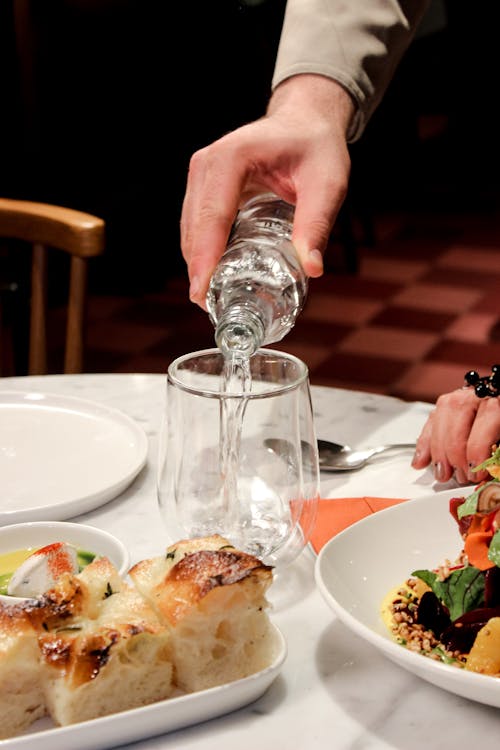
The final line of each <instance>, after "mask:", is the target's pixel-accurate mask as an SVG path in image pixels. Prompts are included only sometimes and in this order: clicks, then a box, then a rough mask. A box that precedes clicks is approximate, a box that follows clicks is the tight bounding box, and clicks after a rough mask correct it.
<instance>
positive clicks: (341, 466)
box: [318, 440, 415, 471]
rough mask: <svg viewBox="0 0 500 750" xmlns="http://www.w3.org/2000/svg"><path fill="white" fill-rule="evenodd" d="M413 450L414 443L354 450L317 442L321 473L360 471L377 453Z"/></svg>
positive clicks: (343, 446)
mask: <svg viewBox="0 0 500 750" xmlns="http://www.w3.org/2000/svg"><path fill="white" fill-rule="evenodd" d="M414 449H415V443H394V444H392V445H377V446H376V447H375V448H360V449H359V450H355V449H354V448H351V447H350V446H349V445H339V444H338V443H332V442H330V441H329V440H318V453H319V468H320V469H321V471H352V470H353V469H361V468H362V467H363V466H365V464H366V463H367V462H368V461H369V460H370V458H372V457H373V456H377V455H378V454H379V453H386V452H387V451H404V450H414Z"/></svg>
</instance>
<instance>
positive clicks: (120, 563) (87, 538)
mask: <svg viewBox="0 0 500 750" xmlns="http://www.w3.org/2000/svg"><path fill="white" fill-rule="evenodd" d="M54 542H67V543H68V544H72V545H73V546H75V547H77V548H78V549H83V550H85V551H87V552H92V553H94V554H95V555H98V556H99V557H107V558H108V559H109V560H110V562H112V563H113V565H114V566H115V568H116V569H117V571H118V573H119V574H120V576H122V577H125V576H126V575H127V573H128V569H129V566H130V556H129V553H128V550H127V548H126V547H125V545H124V544H123V543H122V542H121V541H120V540H119V539H117V538H116V537H115V536H113V534H110V533H109V532H108V531H103V530H102V529H98V528H96V527H95V526H88V525H86V524H83V523H70V522H68V521H33V522H30V523H15V524H12V525H11V526H2V527H1V528H0V552H1V553H2V554H4V553H6V552H14V551H15V550H18V549H31V548H39V547H45V546H46V545H47V544H53V543H54ZM0 601H5V602H7V603H10V604H12V603H13V602H16V601H24V598H23V597H14V596H3V595H1V594H0Z"/></svg>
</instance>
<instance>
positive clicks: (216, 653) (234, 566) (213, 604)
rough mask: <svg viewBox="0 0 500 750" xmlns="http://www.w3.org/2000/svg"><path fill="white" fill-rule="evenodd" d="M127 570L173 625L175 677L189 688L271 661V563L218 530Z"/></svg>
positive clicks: (225, 679) (254, 669)
mask: <svg viewBox="0 0 500 750" xmlns="http://www.w3.org/2000/svg"><path fill="white" fill-rule="evenodd" d="M129 575H130V577H131V579H132V580H133V582H134V584H135V585H136V587H137V589H138V590H139V591H140V593H141V594H142V595H143V596H144V598H145V599H146V600H147V601H148V602H149V603H150V604H151V606H152V607H153V609H154V610H155V612H156V613H157V615H158V617H159V618H160V620H161V621H162V622H163V623H164V624H166V625H167V626H168V627H169V628H170V631H171V638H172V659H173V662H174V668H175V675H176V682H177V684H178V686H179V687H180V688H181V689H182V690H185V691H187V692H191V691H195V690H203V689H205V688H209V687H212V686H214V685H220V684H222V683H224V682H230V681H232V680H235V679H240V678H242V677H246V676H248V675H250V674H253V673H255V672H257V671H259V670H260V669H263V668H264V667H265V666H267V665H268V664H269V662H270V658H271V649H272V636H271V624H270V620H269V617H268V615H267V611H266V610H267V608H268V601H267V599H266V591H267V589H268V588H269V586H270V584H271V582H272V569H271V568H270V567H269V566H267V565H264V564H263V563H262V562H261V561H260V560H258V558H256V557H253V556H252V555H248V554H246V553H244V552H241V551H240V550H237V549H235V548H234V547H233V546H232V545H231V544H230V542H228V540H227V539H224V538H223V537H221V536H218V535H215V536H211V537H205V538H202V539H191V540H183V541H180V542H178V543H177V544H174V545H172V546H171V547H169V548H168V549H167V551H166V554H165V555H164V556H162V557H156V558H153V559H150V560H143V561H142V562H140V563H138V564H137V565H135V566H134V567H133V568H132V569H131V570H130V571H129Z"/></svg>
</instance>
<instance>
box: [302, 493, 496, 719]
mask: <svg viewBox="0 0 500 750" xmlns="http://www.w3.org/2000/svg"><path fill="white" fill-rule="evenodd" d="M472 490H473V487H462V488H460V489H454V490H447V491H446V492H438V493H435V494H434V495H430V496H426V497H421V498H417V499H415V500H409V501H407V502H405V503H401V504H400V505H396V506H393V507H391V508H388V509H386V510H382V511H379V512H378V513H374V514H373V515H372V516H369V517H368V518H364V519H363V520H362V521H358V522H357V523H356V524H353V525H352V526H350V527H349V528H348V529H346V530H345V531H343V532H342V533H340V534H338V535H337V536H335V537H334V538H333V539H331V540H330V541H329V542H328V543H327V544H326V545H325V546H324V547H323V549H322V550H321V551H320V553H319V555H318V558H317V560H316V568H315V577H316V583H317V585H318V588H319V590H320V592H321V594H322V596H323V597H324V599H325V601H326V602H327V604H328V605H329V606H330V607H331V608H332V610H333V611H334V612H335V614H336V615H337V616H338V618H339V619H340V620H341V621H342V622H343V623H344V624H345V625H347V627H349V628H350V629H351V630H352V631H353V632H354V633H356V634H357V635H358V636H360V637H361V638H363V639H364V640H366V641H368V642H369V643H371V644H373V645H374V646H376V648H378V649H379V650H380V651H382V652H383V653H384V654H385V655H386V656H387V657H388V658H389V659H391V660H392V661H393V662H396V664H399V665H400V666H401V667H404V668H405V669H407V670H409V671H410V672H413V673H414V674H416V675H418V676H419V677H422V678H423V679H424V680H427V681H428V682H431V683H433V684H434V685H437V686H438V687H440V688H443V689H444V690H448V691H449V692H451V693H455V694H456V695H461V696H462V697H464V698H469V699H471V700H474V701H478V702H480V703H485V704H487V705H490V706H496V707H497V708H500V679H498V678H496V677H489V676H487V675H480V674H476V673H474V672H467V671H465V670H464V669H458V668H457V667H453V666H449V665H447V664H443V663H442V662H438V661H433V660H432V659H429V658H426V657H424V656H421V655H420V654H416V653H413V652H411V651H409V650H408V649H406V648H404V647H403V646H400V645H399V644H398V643H396V642H395V641H394V640H392V638H391V635H390V633H389V631H388V630H387V627H386V626H385V625H384V623H383V621H382V618H381V616H380V605H381V603H382V600H383V598H384V597H385V595H386V594H387V593H388V592H389V591H390V590H391V589H392V588H394V587H395V586H397V585H398V584H400V583H402V582H403V581H404V580H406V578H408V576H409V575H410V573H412V572H413V571H414V570H417V569H419V568H428V569H430V568H434V567H436V566H437V565H439V564H440V563H442V562H444V561H445V560H446V559H447V558H448V559H450V560H453V559H454V558H456V556H457V555H458V554H459V552H460V550H461V548H462V540H461V538H460V535H459V533H458V527H457V524H456V522H455V521H454V519H453V517H452V516H451V514H450V513H449V510H448V508H449V501H450V499H451V498H452V497H460V496H464V497H466V496H467V495H469V494H470V493H471V492H472Z"/></svg>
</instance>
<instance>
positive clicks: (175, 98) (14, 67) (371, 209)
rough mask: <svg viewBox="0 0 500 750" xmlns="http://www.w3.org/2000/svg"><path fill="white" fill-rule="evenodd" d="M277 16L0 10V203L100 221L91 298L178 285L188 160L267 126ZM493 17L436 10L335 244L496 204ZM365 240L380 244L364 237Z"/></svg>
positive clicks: (169, 10) (363, 159)
mask: <svg viewBox="0 0 500 750" xmlns="http://www.w3.org/2000/svg"><path fill="white" fill-rule="evenodd" d="M284 5H285V3H284V0H261V2H255V0H254V3H252V4H251V3H250V2H246V3H245V2H238V0H214V1H213V2H207V1H206V0H205V2H199V1H197V0H194V1H193V2H183V1H181V2H178V3H168V2H153V0H86V1H85V0H43V1H42V0H22V2H19V1H17V2H16V0H9V1H7V0H3V1H2V3H1V4H0V65H1V70H2V81H1V84H2V117H1V118H0V137H1V143H2V144H3V145H2V156H1V164H2V167H1V169H0V194H1V195H3V196H5V197H13V198H16V197H19V198H26V199H32V200H41V201H47V202H55V203H59V204H61V205H65V206H69V207H72V208H77V209H81V210H84V211H89V212H91V213H95V214H97V215H99V216H101V217H102V218H103V219H104V220H105V221H106V225H107V249H106V253H105V256H104V257H103V258H100V259H97V260H96V261H95V263H92V264H91V266H92V267H91V279H90V284H91V290H93V291H94V292H97V293H99V292H103V293H109V292H112V293H118V294H122V293H123V294H140V293H142V292H147V291H154V290H155V289H157V288H161V285H162V283H163V281H164V280H165V278H166V277H169V276H171V275H174V274H182V273H184V272H185V268H184V262H183V260H182V258H181V254H180V248H179V231H178V222H179V216H180V208H181V202H182V196H183V192H184V186H185V179H186V173H187V166H188V162H189V157H190V155H191V153H192V152H193V151H194V150H196V149H197V148H199V147H201V146H203V145H205V144H207V143H209V142H210V141H212V140H214V139H215V138H217V137H219V136H220V135H222V134H223V133H225V132H227V131H228V130H231V129H233V128H235V127H237V126H238V125H240V124H242V123H244V122H247V121H249V120H252V119H254V118H256V117H258V116H260V115H261V114H263V112H264V109H265V105H266V102H267V99H268V96H269V91H270V80H271V74H272V69H273V64H274V58H275V53H276V49H277V44H278V38H279V32H280V27H281V20H282V14H283V10H284ZM491 5H492V4H491V3H489V2H487V1H486V0H479V2H475V3H474V4H473V11H471V4H470V3H465V2H460V0H454V2H449V3H443V4H442V6H440V7H441V9H444V10H445V19H446V22H445V24H444V25H443V24H439V23H438V24H437V26H436V27H435V28H434V29H431V31H430V32H429V33H426V34H422V35H420V36H418V37H417V38H416V39H415V41H414V42H413V43H412V45H411V47H410V49H409V51H408V53H407V54H406V56H405V58H404V59H403V61H402V63H401V65H400V66H399V68H398V71H397V73H396V76H395V78H394V80H393V82H392V84H391V86H390V89H389V91H388V92H387V95H386V97H385V98H384V101H383V103H382V105H381V106H380V107H379V109H378V110H377V112H376V113H375V115H374V117H373V119H372V121H371V122H370V124H369V126H368V128H367V130H366V132H365V134H364V136H363V137H362V139H361V140H360V141H359V142H358V143H356V144H353V145H352V147H351V155H352V160H353V172H352V180H351V188H350V193H349V196H348V200H347V201H346V205H345V207H344V209H343V212H342V215H341V218H340V219H339V222H338V226H337V227H336V228H335V230H334V231H341V232H343V233H344V234H345V233H347V234H349V231H350V230H351V227H352V224H353V218H354V220H355V219H356V217H359V218H360V219H361V224H362V226H363V227H364V229H365V230H366V232H367V235H369V234H370V231H371V228H372V226H373V224H372V219H373V216H374V215H376V214H377V212H383V211H390V210H392V209H397V210H401V209H407V210H415V209H422V208H424V209H426V210H447V211H457V212H460V211H463V210H469V209H470V208H474V209H477V210H486V211H488V210H490V209H491V207H492V206H494V205H496V202H497V192H498V189H497V173H498V155H497V151H496V125H495V126H492V123H493V120H492V115H491V112H490V108H491V107H493V106H494V102H495V99H496V93H495V90H494V89H495V85H494V82H495V75H496V74H495V66H496V60H495V54H494V49H495V46H496V42H495V40H494V38H493V34H494V33H495V32H496V28H497V26H496V23H495V20H496V19H494V18H492V9H491ZM365 239H367V240H370V241H374V240H375V238H373V237H369V236H367V237H366V238H365Z"/></svg>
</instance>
